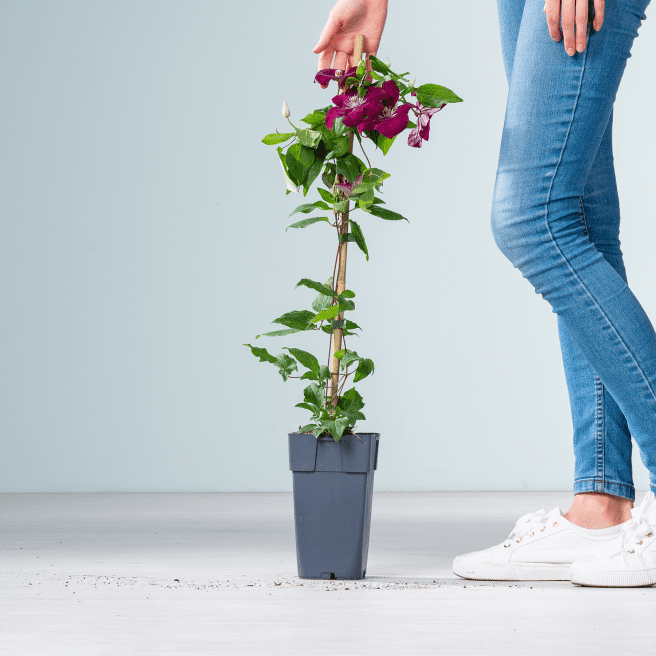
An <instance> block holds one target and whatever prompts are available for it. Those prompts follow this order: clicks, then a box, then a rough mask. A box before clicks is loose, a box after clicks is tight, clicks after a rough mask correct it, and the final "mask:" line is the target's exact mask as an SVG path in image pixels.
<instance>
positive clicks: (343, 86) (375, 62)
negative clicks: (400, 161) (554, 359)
mask: <svg viewBox="0 0 656 656" xmlns="http://www.w3.org/2000/svg"><path fill="white" fill-rule="evenodd" d="M362 49H363V37H362V35H360V36H358V37H356V41H355V52H354V57H353V61H355V62H358V64H357V66H354V67H352V68H350V69H349V70H347V71H342V70H336V69H326V70H322V71H319V73H317V75H316V77H315V81H316V82H319V83H320V84H326V83H328V82H329V81H332V80H335V81H336V82H337V85H338V92H339V93H338V95H337V96H335V97H334V98H333V99H332V100H333V104H332V105H330V106H328V107H324V108H322V109H316V110H314V111H313V112H310V113H309V114H307V115H306V116H305V117H304V118H302V119H301V122H302V123H303V124H305V126H302V125H301V124H300V123H299V124H298V125H294V124H293V123H292V122H291V121H290V119H289V117H290V111H289V108H288V107H287V104H286V103H284V102H283V116H284V117H285V118H286V119H287V121H288V122H289V124H290V125H291V127H292V131H290V132H283V133H279V132H275V133H273V134H268V135H266V136H265V137H264V139H262V141H263V142H264V143H265V144H267V145H274V146H277V151H278V156H279V158H280V163H281V165H282V169H283V173H284V176H285V180H286V183H287V192H286V193H287V194H289V193H301V191H302V193H303V195H304V196H306V195H307V193H308V191H309V190H310V187H311V186H312V185H313V183H314V182H315V180H320V181H321V183H322V184H323V186H321V185H317V188H316V190H317V193H318V195H319V196H320V198H319V199H318V200H315V201H314V202H312V203H304V204H302V205H299V206H298V207H297V208H296V209H295V210H293V211H292V213H291V214H290V215H289V216H290V217H291V216H292V215H294V214H297V213H301V214H311V213H313V212H318V213H319V214H321V215H320V216H311V217H307V218H303V219H301V220H300V221H295V222H294V223H292V224H291V225H289V226H287V228H286V230H289V228H295V229H299V228H307V227H308V226H310V225H313V224H320V223H327V224H329V225H330V226H331V227H333V228H334V229H335V233H336V235H337V253H336V258H335V264H334V267H333V273H332V276H330V277H329V278H328V279H327V280H326V282H319V281H316V280H311V279H309V278H302V279H301V280H300V281H299V282H298V283H297V285H296V287H299V286H303V287H306V288H308V289H311V290H313V291H315V292H318V295H317V296H316V298H315V299H314V301H313V302H312V305H311V308H312V309H311V310H308V309H304V310H293V311H291V312H287V313H285V314H283V315H282V316H280V317H278V318H277V319H274V320H273V321H272V323H276V324H280V325H282V326H284V328H282V329H280V330H275V331H272V332H268V333H264V334H262V335H257V336H256V338H255V339H259V338H260V337H282V336H287V335H291V334H293V333H298V332H304V331H315V332H323V333H325V334H327V335H329V339H330V350H329V353H328V362H327V363H326V364H320V362H319V359H318V358H317V357H315V356H314V355H313V354H311V353H309V352H307V351H303V350H301V349H298V348H293V347H287V346H284V347H282V348H283V349H284V350H285V351H287V353H280V354H278V355H277V356H274V355H271V354H270V353H269V352H268V351H267V350H266V348H264V347H259V346H253V345H251V344H244V345H245V346H248V347H249V348H250V349H251V352H252V353H253V355H255V356H256V357H258V358H259V360H260V362H270V363H271V364H273V365H275V366H276V367H277V368H278V371H279V373H280V375H281V376H282V379H283V381H286V380H287V379H288V378H300V379H301V380H308V381H310V384H309V385H308V386H307V387H306V388H305V389H304V390H303V401H302V402H300V403H297V404H296V407H297V408H304V409H306V410H309V411H310V412H311V413H312V420H311V421H310V423H307V424H305V425H304V426H299V429H298V432H294V433H289V434H288V440H289V441H288V446H289V463H290V469H291V470H292V471H293V480H294V486H293V488H294V516H295V527H296V552H297V562H298V574H299V577H300V578H310V579H322V578H334V579H362V578H364V576H365V574H366V568H367V554H368V546H369V527H370V522H371V501H372V493H373V479H374V470H375V469H376V468H377V460H378V444H379V438H380V434H379V433H356V432H355V431H354V428H355V424H356V422H357V421H358V420H359V419H365V416H364V414H362V408H363V407H364V401H363V399H362V396H361V395H360V394H359V392H358V391H357V390H356V389H355V387H351V388H350V389H348V390H346V391H345V390H344V387H345V384H346V381H347V379H348V377H349V376H352V380H353V382H354V383H358V382H360V381H361V380H363V379H365V378H367V377H368V376H369V375H372V374H373V373H374V363H373V361H372V360H371V359H370V358H367V357H363V356H361V355H359V354H358V353H357V352H356V351H355V350H353V349H349V348H347V345H346V338H347V337H348V338H349V339H350V337H351V336H357V333H356V332H355V331H357V330H360V327H359V326H358V325H357V324H356V323H355V322H353V321H351V320H350V319H345V317H344V315H345V312H351V311H353V310H354V309H355V302H354V301H353V299H354V298H355V293H354V292H353V291H351V290H350V289H347V288H346V255H347V247H348V244H349V242H355V244H356V245H357V246H358V248H359V249H360V250H361V251H362V252H363V253H364V255H365V257H366V259H367V260H369V251H368V249H367V244H366V241H365V237H364V233H363V230H362V227H361V225H360V219H358V220H357V221H356V220H355V219H354V218H353V216H352V213H353V212H354V211H356V210H360V211H361V215H362V216H363V217H366V216H370V217H372V218H380V219H384V220H387V221H403V220H405V221H407V219H406V218H405V217H404V216H402V215H401V214H399V213H398V212H395V211H392V210H390V209H387V207H385V206H384V205H385V203H384V201H383V200H382V198H380V196H379V195H377V192H378V193H379V194H380V193H381V192H382V186H383V182H384V180H386V179H387V178H388V177H389V173H386V172H385V171H383V170H381V169H379V168H375V167H373V166H372V165H371V162H370V161H369V157H368V156H367V154H366V152H365V149H364V144H363V142H364V141H366V140H369V141H370V142H372V143H373V144H374V146H375V147H376V148H378V149H380V150H381V151H382V153H383V155H387V153H388V152H389V150H390V148H391V146H392V144H393V143H394V141H395V139H396V138H397V136H398V135H399V134H400V133H401V132H403V131H404V130H406V129H409V130H410V132H409V135H408V145H409V146H412V147H416V148H420V147H421V145H422V142H423V141H427V140H428V136H429V129H430V120H431V117H432V116H433V114H435V113H436V112H439V111H440V110H441V109H442V108H444V107H445V106H446V105H447V104H448V103H455V102H461V98H459V97H458V96H456V94H455V93H453V91H451V90H450V89H447V88H445V87H442V86H439V85H436V84H423V85H421V86H418V87H415V84H414V80H408V79H407V75H408V73H403V74H398V73H395V72H394V71H393V70H392V69H391V68H390V62H389V61H387V62H385V63H383V62H382V61H381V60H380V59H378V58H376V57H374V56H369V57H368V58H366V59H365V60H363V59H362ZM367 61H368V62H369V65H367ZM411 116H412V118H414V119H415V121H416V123H415V122H413V121H412V120H410V117H411ZM354 139H357V141H358V144H359V146H360V150H361V151H362V154H363V156H364V159H365V160H366V162H365V161H363V160H362V159H360V158H359V157H358V156H356V155H354V154H353V141H354ZM326 214H328V216H326ZM331 239H334V237H331ZM299 364H300V365H301V366H302V367H303V368H304V369H306V371H305V372H304V373H303V374H302V375H300V376H293V375H292V372H298V365H299ZM349 367H351V371H349Z"/></svg>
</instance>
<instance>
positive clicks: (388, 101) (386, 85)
mask: <svg viewBox="0 0 656 656" xmlns="http://www.w3.org/2000/svg"><path fill="white" fill-rule="evenodd" d="M381 88H382V90H383V91H384V92H385V96H386V98H385V100H383V103H384V104H385V105H386V106H387V107H394V105H396V103H397V102H398V100H399V87H397V86H396V82H394V80H387V81H386V82H383V86H382V87H381Z"/></svg>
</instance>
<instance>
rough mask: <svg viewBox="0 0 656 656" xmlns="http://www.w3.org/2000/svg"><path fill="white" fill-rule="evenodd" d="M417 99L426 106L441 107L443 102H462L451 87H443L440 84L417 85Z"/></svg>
mask: <svg viewBox="0 0 656 656" xmlns="http://www.w3.org/2000/svg"><path fill="white" fill-rule="evenodd" d="M417 100H418V101H419V102H420V103H421V104H422V105H423V106H424V107H439V106H440V105H441V104H442V103H457V102H462V98H459V97H458V96H456V94H455V93H453V91H451V89H447V88H446V87H441V86H440V85H439V84H422V85H421V86H420V87H417Z"/></svg>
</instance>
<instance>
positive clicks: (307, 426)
mask: <svg viewBox="0 0 656 656" xmlns="http://www.w3.org/2000/svg"><path fill="white" fill-rule="evenodd" d="M313 428H317V425H316V424H305V426H301V427H300V428H299V429H298V432H299V433H307V432H308V431H310V430H312V429H313Z"/></svg>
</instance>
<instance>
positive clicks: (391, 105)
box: [358, 80, 413, 139]
mask: <svg viewBox="0 0 656 656" xmlns="http://www.w3.org/2000/svg"><path fill="white" fill-rule="evenodd" d="M369 92H370V93H372V98H371V101H372V103H373V102H379V103H380V105H381V107H380V111H379V112H378V113H377V114H376V115H372V116H371V117H370V118H368V119H367V120H365V121H363V122H362V123H360V124H359V125H358V130H359V131H360V133H362V131H363V130H378V132H380V133H381V134H382V135H384V136H385V137H387V138H388V139H393V138H394V137H395V136H396V135H397V134H399V133H400V132H403V130H405V129H406V128H407V127H408V112H409V111H410V110H411V109H412V108H413V107H412V105H411V104H410V103H403V104H402V105H399V106H398V107H396V103H397V102H398V100H399V87H398V86H396V82H394V80H387V81H386V82H383V85H382V87H371V88H370V90H369ZM368 95H369V94H367V96H368Z"/></svg>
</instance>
